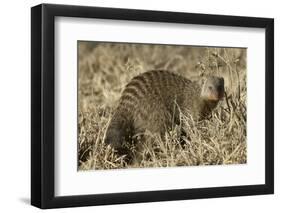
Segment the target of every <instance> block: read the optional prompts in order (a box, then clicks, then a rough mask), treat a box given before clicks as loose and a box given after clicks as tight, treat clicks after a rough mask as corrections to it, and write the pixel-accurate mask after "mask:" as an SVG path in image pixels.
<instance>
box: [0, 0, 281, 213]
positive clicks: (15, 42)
mask: <svg viewBox="0 0 281 213" xmlns="http://www.w3.org/2000/svg"><path fill="white" fill-rule="evenodd" d="M45 2H46V3H63V4H82V5H93V6H108V7H126V8H139V9H154V10H172V11H185V12H197V13H198V12H201V13H213V14H227V15H244V16H266V17H274V18H275V38H276V39H275V55H276V57H275V58H276V59H278V58H279V57H280V54H281V45H280V37H281V23H280V19H281V14H280V6H279V5H278V1H270V0H267V1H263V2H258V3H255V2H253V1H248V2H246V1H244V0H236V1H231V2H230V1H224V0H222V1H219V0H213V1H200V0H196V1H187V0H183V1H179V0H173V1H170V0H167V1H163V0H160V1H151V0H150V1H144V0H142V1H140V0H138V1H130V0H123V1H121V0H120V1H114V0H107V1H102V0H101V1H94V0H88V1H86V0H80V1H79V2H78V1H74V0H68V1H66V0H64V1H63V0H61V1H47V0H45ZM39 3H41V2H40V1H35V0H30V1H28V2H27V1H20V0H19V1H9V2H8V1H5V2H4V1H3V2H2V4H1V13H0V14H1V19H0V21H1V33H0V37H1V40H0V42H1V46H0V47H1V49H0V58H1V71H0V73H1V77H0V92H1V104H0V113H1V114H0V115H1V116H0V118H1V120H0V125H1V133H2V137H1V154H0V160H1V161H0V162H1V175H0V189H1V192H0V200H1V205H0V210H1V212H14V211H18V212H19V211H20V212H37V211H39V210H38V209H36V208H34V207H31V206H29V204H28V203H29V196H30V7H31V6H33V5H36V4H39ZM280 68H281V64H280V61H278V60H276V63H275V70H276V75H275V82H276V84H275V91H276V93H275V109H280V108H281V105H280V104H281V102H280V101H281V99H280V92H279V91H280V90H281V86H280V85H279V86H278V85H277V82H278V83H280V80H281V75H280V72H278V70H280ZM275 118H276V119H275V131H276V135H275V150H277V151H275V162H276V164H275V168H276V170H275V172H276V175H275V179H276V181H275V195H264V196H251V197H237V198H219V199H203V200H192V201H174V202H161V203H146V204H130V205H114V206H102V207H87V208H72V209H59V210H51V211H56V212H75V211H79V212H93V211H99V212H112V211H114V212H124V213H125V212H132V211H139V212H145V211H151V210H152V209H153V211H161V212H171V211H179V212H187V211H188V212H207V211H208V212H214V211H215V212H228V213H230V212H235V213H237V212H247V211H248V212H265V211H268V212H278V210H277V209H278V208H280V200H281V185H280V184H281V181H280V180H281V169H280V163H279V162H281V157H280V155H279V154H281V153H280V151H279V150H280V148H281V146H280V143H278V142H279V141H280V139H281V138H280V137H281V134H280V130H279V128H280V127H281V123H280V121H281V120H280V110H276V112H275ZM278 130H279V131H278ZM278 155H279V156H278ZM279 211H280V210H279Z"/></svg>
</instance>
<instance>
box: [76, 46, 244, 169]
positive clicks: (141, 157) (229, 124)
mask: <svg viewBox="0 0 281 213" xmlns="http://www.w3.org/2000/svg"><path fill="white" fill-rule="evenodd" d="M78 47H79V49H78V51H79V72H78V77H79V78H78V81H79V82H78V88H79V89H78V92H79V94H78V99H79V100H78V112H79V114H78V116H79V118H78V169H79V170H89V169H116V168H129V167H135V168H144V167H170V166H195V165H218V164H242V163H246V161H247V146H246V118H247V114H246V49H236V48H209V47H189V46H168V45H141V44H118V43H116V44H115V43H95V42H79V44H78ZM152 69H165V70H170V71H172V72H176V73H178V74H180V75H182V76H185V77H187V78H190V79H197V78H199V77H200V76H202V75H208V74H216V75H220V76H223V77H224V79H225V83H226V85H225V87H226V88H225V89H226V95H225V99H224V100H223V101H222V102H221V103H220V105H219V106H218V107H217V108H216V110H215V111H214V112H213V113H212V116H211V117H210V119H208V120H204V121H201V122H195V121H193V119H192V117H187V116H184V115H182V116H181V118H182V119H181V126H175V127H174V128H173V130H172V131H171V132H167V133H166V134H165V138H164V140H163V139H161V138H160V137H159V136H158V135H151V134H150V133H149V132H147V133H146V138H147V139H146V141H145V142H143V143H141V144H138V146H137V147H131V149H132V152H133V153H134V155H135V157H134V159H135V161H134V162H133V163H132V164H130V165H127V163H126V161H125V160H124V157H125V156H117V155H116V154H115V153H114V152H113V150H111V149H110V147H106V146H105V145H104V143H103V137H104V134H105V130H106V127H107V125H108V122H109V120H110V118H111V116H112V113H113V111H114V108H115V107H116V104H117V102H118V99H119V98H120V96H121V92H122V89H123V88H124V86H125V85H126V84H127V83H128V82H129V81H130V79H132V78H133V77H134V76H136V75H138V74H140V73H143V72H145V71H148V70H152ZM180 128H184V129H185V131H186V132H187V133H188V136H189V138H180V134H179V132H180V131H179V129H180ZM182 140H184V141H185V143H184V145H181V141H182Z"/></svg>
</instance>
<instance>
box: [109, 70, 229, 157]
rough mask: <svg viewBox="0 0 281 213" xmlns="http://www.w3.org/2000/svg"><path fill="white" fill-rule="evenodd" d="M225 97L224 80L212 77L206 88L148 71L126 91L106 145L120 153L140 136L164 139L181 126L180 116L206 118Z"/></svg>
mask: <svg viewBox="0 0 281 213" xmlns="http://www.w3.org/2000/svg"><path fill="white" fill-rule="evenodd" d="M223 94H224V81H223V79H222V78H219V77H214V76H210V77H208V78H206V79H205V80H204V81H203V84H200V83H198V82H192V81H191V80H189V79H186V78H184V77H182V76H179V75H176V74H174V73H171V72H168V71H149V72H146V73H143V74H140V75H138V76H136V77H134V78H133V79H132V80H131V81H130V82H129V83H128V84H127V86H126V87H125V89H124V91H123V93H122V96H121V98H120V101H119V104H118V106H117V108H116V110H115V112H114V114H113V117H112V119H111V121H110V124H109V126H108V129H107V131H106V135H105V143H106V144H110V145H111V146H112V147H113V148H114V149H116V150H118V151H119V152H120V153H126V152H127V148H126V147H127V145H128V144H130V143H127V142H130V141H132V138H133V136H134V135H135V134H137V133H142V132H144V131H146V130H148V131H150V132H152V133H159V134H160V135H163V134H164V133H165V131H167V130H169V129H171V128H172V125H173V124H178V123H179V120H180V118H179V117H180V112H182V113H183V114H185V115H187V114H189V115H191V116H192V117H193V119H194V120H198V119H201V118H204V117H206V116H207V115H208V114H209V113H210V112H211V111H212V110H213V109H214V108H215V107H216V106H217V103H218V102H219V100H220V99H221V98H222V97H223Z"/></svg>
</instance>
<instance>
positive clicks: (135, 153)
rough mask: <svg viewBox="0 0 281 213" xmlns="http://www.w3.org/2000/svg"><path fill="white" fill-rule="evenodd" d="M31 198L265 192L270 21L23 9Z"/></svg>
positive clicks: (77, 202)
mask: <svg viewBox="0 0 281 213" xmlns="http://www.w3.org/2000/svg"><path fill="white" fill-rule="evenodd" d="M31 41H32V42H31V43H32V44H31V50H32V54H31V58H32V63H31V84H32V85H31V90H32V91H31V96H32V101H31V110H32V115H31V121H32V122H31V123H32V126H31V128H32V134H31V135H32V137H31V204H32V205H34V206H37V207H39V208H59V207H74V206H89V205H105V204H121V203H137V202H153V201H169V200H182V199H197V198H215V197H227V196H245V195H259V194H272V193H273V192H274V155H273V154H274V152H273V145H274V144H273V142H274V20H273V19H270V18H256V17H238V16H222V15H209V14H193V13H177V12H164V11H147V10H129V9H117V8H114V9H113V8H100V7H85V6H66V5H50V4H42V5H38V6H35V7H33V8H32V9H31Z"/></svg>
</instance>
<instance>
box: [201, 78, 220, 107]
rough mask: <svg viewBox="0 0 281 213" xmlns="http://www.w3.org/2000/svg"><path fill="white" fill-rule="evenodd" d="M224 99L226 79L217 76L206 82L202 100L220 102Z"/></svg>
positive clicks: (203, 87)
mask: <svg viewBox="0 0 281 213" xmlns="http://www.w3.org/2000/svg"><path fill="white" fill-rule="evenodd" d="M223 97H224V79H223V78H221V77H216V76H209V77H207V78H206V79H205V80H204V83H203V86H202V90H201V98H203V99H204V100H206V101H215V102H216V101H219V100H221V99H222V98H223Z"/></svg>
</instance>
